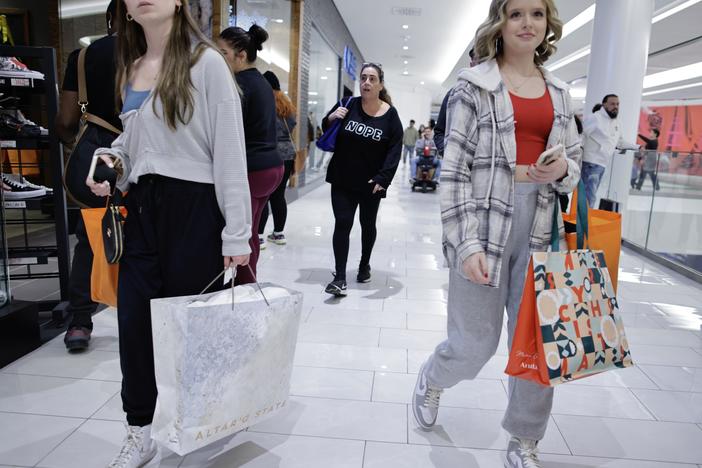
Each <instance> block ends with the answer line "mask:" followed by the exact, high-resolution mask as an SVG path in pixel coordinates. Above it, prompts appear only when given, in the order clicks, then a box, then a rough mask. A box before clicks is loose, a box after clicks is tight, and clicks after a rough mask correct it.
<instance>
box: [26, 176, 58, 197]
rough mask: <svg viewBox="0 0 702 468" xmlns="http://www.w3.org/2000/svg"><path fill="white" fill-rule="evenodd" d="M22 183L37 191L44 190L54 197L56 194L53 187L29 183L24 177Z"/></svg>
mask: <svg viewBox="0 0 702 468" xmlns="http://www.w3.org/2000/svg"><path fill="white" fill-rule="evenodd" d="M22 181H23V182H24V185H26V186H27V187H29V188H33V189H35V190H44V191H45V192H46V194H47V195H53V194H54V189H52V188H51V187H46V186H44V185H38V184H33V183H32V182H30V181H28V180H27V179H25V178H24V177H22Z"/></svg>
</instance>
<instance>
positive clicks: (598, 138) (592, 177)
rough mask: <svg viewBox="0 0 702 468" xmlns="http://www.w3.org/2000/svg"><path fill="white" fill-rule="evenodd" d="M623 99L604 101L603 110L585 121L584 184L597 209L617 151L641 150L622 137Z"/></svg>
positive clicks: (611, 98) (610, 97)
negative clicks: (620, 102)
mask: <svg viewBox="0 0 702 468" xmlns="http://www.w3.org/2000/svg"><path fill="white" fill-rule="evenodd" d="M618 115H619V97H618V96H617V95H616V94H608V95H606V96H605V97H604V98H603V99H602V107H600V108H599V109H598V110H597V111H595V109H594V108H593V113H592V114H590V115H588V116H587V117H585V121H584V122H583V175H582V178H583V182H584V184H585V193H586V195H587V202H588V204H589V205H590V206H591V207H595V202H597V190H598V189H599V188H600V182H602V176H604V173H605V170H606V169H607V166H608V165H609V162H610V158H611V157H612V155H613V154H614V151H615V150H621V151H622V152H624V151H625V150H638V149H639V148H640V146H639V145H637V144H635V143H628V142H626V141H624V139H623V138H622V133H621V128H620V127H619V120H617V116H618Z"/></svg>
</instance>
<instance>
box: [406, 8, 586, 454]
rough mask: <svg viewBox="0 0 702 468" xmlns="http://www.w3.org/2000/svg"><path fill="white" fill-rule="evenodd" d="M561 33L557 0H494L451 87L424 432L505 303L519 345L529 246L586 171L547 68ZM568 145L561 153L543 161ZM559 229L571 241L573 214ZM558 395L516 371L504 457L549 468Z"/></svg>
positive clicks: (544, 239) (558, 85)
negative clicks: (439, 305) (545, 460)
mask: <svg viewBox="0 0 702 468" xmlns="http://www.w3.org/2000/svg"><path fill="white" fill-rule="evenodd" d="M561 31H562V23H561V21H560V20H559V18H558V13H557V11H556V8H555V5H554V3H553V0H493V1H492V5H491V7H490V13H489V17H488V19H487V20H486V21H485V23H483V25H482V26H481V27H480V28H479V29H478V32H477V34H476V38H475V53H476V55H477V57H478V61H479V62H480V63H479V64H478V65H477V66H475V67H473V68H470V69H465V70H463V71H462V72H461V73H460V75H459V80H458V84H457V85H456V86H455V87H454V88H453V90H452V91H451V93H450V97H449V101H448V118H447V131H446V149H445V153H444V165H443V172H442V177H441V183H442V185H441V213H442V221H443V229H444V239H443V244H444V253H445V255H446V259H447V261H448V263H449V266H450V268H451V272H450V281H449V297H448V340H446V341H445V342H443V343H441V344H440V345H439V346H438V347H437V348H436V350H435V352H434V354H433V355H432V356H431V357H430V358H429V359H428V361H427V362H426V363H425V364H424V365H423V366H422V368H421V370H420V374H419V376H418V380H417V385H416V387H415V393H414V401H413V410H414V415H415V418H416V420H417V423H418V424H419V426H420V427H422V428H424V429H431V427H432V426H433V425H434V423H435V422H436V417H437V414H438V407H439V398H440V395H441V392H442V391H443V389H445V388H448V387H452V386H453V385H455V384H456V383H458V382H460V381H461V380H465V379H473V378H475V376H476V375H477V374H478V372H479V371H480V369H481V368H482V367H483V365H485V363H486V362H487V361H488V360H489V359H490V358H491V357H492V356H493V355H494V353H495V351H496V349H497V345H498V343H499V339H500V333H501V329H502V319H503V314H504V310H505V306H506V307H507V315H508V319H509V321H508V330H509V340H508V341H509V344H510V346H511V339H512V335H513V333H514V329H515V326H516V322H517V314H518V311H519V303H520V300H521V296H522V290H523V287H524V280H525V277H526V270H527V266H528V262H529V258H530V255H531V253H532V252H534V251H544V250H547V246H548V244H549V240H550V238H551V230H552V227H553V214H554V213H553V210H554V209H557V194H558V193H569V192H571V191H572V190H573V189H574V188H575V187H576V185H577V183H578V181H579V179H580V158H581V150H580V144H579V143H580V141H579V139H578V134H577V131H576V126H575V120H574V118H573V110H572V109H571V105H570V97H569V94H568V89H567V86H566V85H565V84H564V83H563V82H562V81H560V80H558V79H557V78H555V77H554V76H552V75H551V74H550V73H549V72H548V71H547V70H545V69H544V68H542V65H543V63H544V62H545V61H546V60H547V59H548V57H549V56H550V55H551V54H553V53H554V51H555V46H554V44H555V42H556V41H557V40H558V39H559V38H560V36H561ZM515 113H516V114H517V115H518V116H519V118H515ZM559 144H560V145H563V151H561V152H560V154H559V157H558V158H557V159H556V160H555V162H553V163H551V164H549V165H540V164H536V159H537V157H538V156H539V153H541V152H543V151H545V150H546V149H547V148H550V147H554V146H556V145H559ZM559 218H560V217H559ZM559 234H560V237H561V241H563V221H562V219H559ZM552 399H553V390H552V389H550V388H546V387H541V386H539V385H537V384H535V383H532V382H529V381H526V380H517V379H514V378H510V382H509V406H508V408H507V411H506V414H505V417H504V420H503V422H502V425H503V427H504V428H505V430H507V432H509V433H510V435H511V436H512V438H511V440H510V442H509V445H508V448H507V459H506V462H505V466H507V467H515V468H521V467H538V466H540V465H539V461H538V456H537V450H536V445H537V443H538V441H539V440H540V439H541V438H543V436H544V433H545V431H546V425H547V423H548V418H549V416H550V413H551V405H552Z"/></svg>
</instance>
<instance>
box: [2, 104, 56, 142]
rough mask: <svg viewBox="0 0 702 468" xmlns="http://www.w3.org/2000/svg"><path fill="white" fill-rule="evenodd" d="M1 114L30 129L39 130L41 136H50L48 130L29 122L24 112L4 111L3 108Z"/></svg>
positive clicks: (15, 110) (16, 110)
mask: <svg viewBox="0 0 702 468" xmlns="http://www.w3.org/2000/svg"><path fill="white" fill-rule="evenodd" d="M0 114H2V115H8V116H10V117H12V118H14V119H15V120H16V121H17V123H18V124H20V125H26V126H28V128H33V127H36V128H38V129H39V134H40V135H41V136H47V135H48V134H49V131H48V130H47V129H45V128H44V127H42V126H39V125H37V124H36V123H34V122H32V121H31V120H29V119H28V118H27V117H25V116H24V114H23V113H22V111H21V110H19V109H2V108H0Z"/></svg>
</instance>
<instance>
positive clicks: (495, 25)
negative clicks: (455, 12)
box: [473, 0, 563, 66]
mask: <svg viewBox="0 0 702 468" xmlns="http://www.w3.org/2000/svg"><path fill="white" fill-rule="evenodd" d="M541 1H542V2H543V4H544V7H545V8H546V24H547V27H546V35H545V36H544V41H543V42H542V43H541V44H539V46H538V47H537V48H536V53H535V54H534V63H535V64H537V65H539V66H540V65H543V64H544V63H545V62H546V60H548V58H549V57H550V56H551V55H553V54H554V53H556V42H558V41H559V40H560V38H561V36H562V35H563V21H561V19H560V18H559V17H558V9H557V8H556V4H555V3H554V0H541ZM508 3H509V0H492V3H491V4H490V12H489V13H488V17H487V19H486V20H485V22H483V24H481V25H480V27H479V28H478V31H477V32H476V33H475V41H474V43H475V45H474V47H473V49H474V51H475V58H476V61H477V62H485V61H486V60H491V59H496V58H498V57H499V56H500V55H502V45H501V41H502V38H501V31H502V27H503V26H504V25H505V23H506V22H507V19H508V18H507V4H508ZM498 39H499V41H498ZM498 42H500V44H498Z"/></svg>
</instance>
